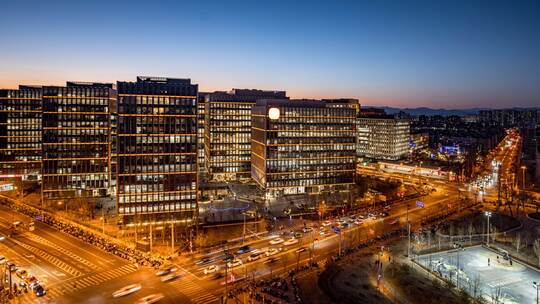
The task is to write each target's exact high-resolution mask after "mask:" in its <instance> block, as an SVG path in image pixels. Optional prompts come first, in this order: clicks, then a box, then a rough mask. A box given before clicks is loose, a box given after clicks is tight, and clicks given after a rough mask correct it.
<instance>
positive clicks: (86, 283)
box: [47, 264, 137, 298]
mask: <svg viewBox="0 0 540 304" xmlns="http://www.w3.org/2000/svg"><path fill="white" fill-rule="evenodd" d="M135 270H137V268H136V267H135V266H133V265H131V264H127V265H124V266H122V267H119V268H116V269H112V270H108V271H104V272H100V273H96V274H93V275H90V276H87V277H84V278H77V279H76V280H71V281H69V282H66V283H63V284H60V285H58V286H54V287H52V288H49V290H48V291H47V293H48V294H49V295H50V296H51V297H52V298H57V297H61V296H62V295H66V294H70V293H73V292H75V291H77V290H80V289H84V288H88V287H91V286H96V285H100V284H103V283H104V282H107V281H110V280H113V279H116V278H118V277H121V276H124V275H127V274H130V273H132V272H134V271H135Z"/></svg>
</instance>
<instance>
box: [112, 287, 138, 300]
mask: <svg viewBox="0 0 540 304" xmlns="http://www.w3.org/2000/svg"><path fill="white" fill-rule="evenodd" d="M141 288H142V286H141V284H131V285H128V286H124V287H122V288H120V289H118V290H117V291H115V292H113V294H112V296H113V298H119V297H123V296H127V295H130V294H132V293H134V292H137V291H139V290H141Z"/></svg>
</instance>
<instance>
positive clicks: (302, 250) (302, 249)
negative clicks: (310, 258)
mask: <svg viewBox="0 0 540 304" xmlns="http://www.w3.org/2000/svg"><path fill="white" fill-rule="evenodd" d="M306 250H307V249H306V247H300V248H298V249H296V252H298V253H300V252H304V251H306Z"/></svg>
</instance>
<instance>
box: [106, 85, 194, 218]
mask: <svg viewBox="0 0 540 304" xmlns="http://www.w3.org/2000/svg"><path fill="white" fill-rule="evenodd" d="M197 89H198V88H197V85H194V84H191V81H190V80H189V79H171V78H155V77H138V78H137V82H119V83H118V121H117V124H118V125H117V134H118V138H117V149H116V151H117V201H118V213H119V214H120V215H121V216H123V218H124V222H126V223H129V222H133V221H138V222H139V221H143V222H144V221H158V222H159V221H175V222H185V223H188V222H191V221H192V220H193V219H194V217H195V216H196V212H197V183H198V182H197V175H198V174H197V173H198V168H197V159H198V154H197V152H198V147H197Z"/></svg>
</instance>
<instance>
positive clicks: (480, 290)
mask: <svg viewBox="0 0 540 304" xmlns="http://www.w3.org/2000/svg"><path fill="white" fill-rule="evenodd" d="M416 261H417V263H420V264H421V265H423V266H424V267H426V268H429V269H431V270H432V271H433V272H435V273H437V274H438V275H439V276H441V277H444V278H446V279H448V280H451V281H452V282H453V283H454V284H458V285H459V287H460V288H465V289H466V290H468V291H469V294H471V295H473V294H474V290H477V294H482V296H484V297H485V298H486V299H488V300H493V299H498V302H496V303H536V295H537V290H536V287H535V286H534V285H533V282H537V283H540V272H539V271H537V270H535V269H533V268H531V267H528V266H525V265H523V264H521V263H519V262H517V261H515V260H512V259H511V258H504V252H500V253H499V254H498V253H496V252H495V251H491V250H489V249H486V248H483V247H481V246H475V247H470V248H465V249H458V250H451V251H445V252H440V253H434V254H426V255H422V256H418V257H417V260H416Z"/></svg>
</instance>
